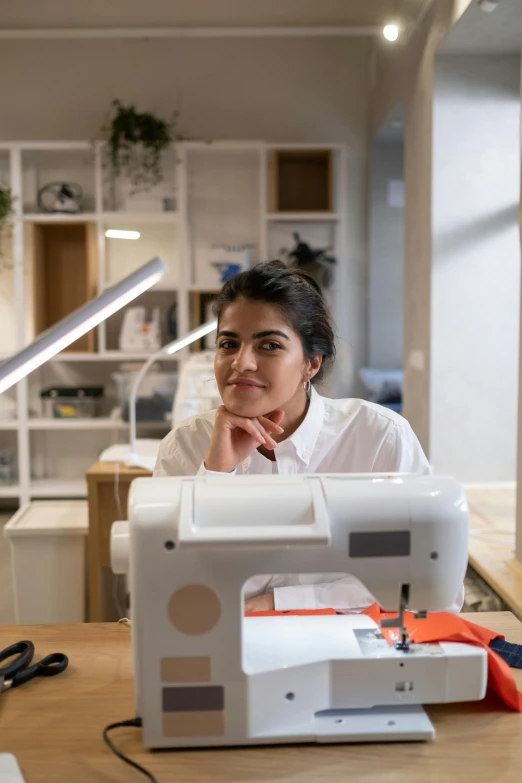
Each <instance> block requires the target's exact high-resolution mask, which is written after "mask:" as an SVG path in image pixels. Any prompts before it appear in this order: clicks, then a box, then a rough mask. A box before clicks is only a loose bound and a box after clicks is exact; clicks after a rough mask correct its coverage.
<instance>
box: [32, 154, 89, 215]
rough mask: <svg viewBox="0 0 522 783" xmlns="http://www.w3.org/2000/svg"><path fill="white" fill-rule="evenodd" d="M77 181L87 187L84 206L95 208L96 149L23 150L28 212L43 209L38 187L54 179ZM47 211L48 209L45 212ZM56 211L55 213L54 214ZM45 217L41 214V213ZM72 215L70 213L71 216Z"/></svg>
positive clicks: (65, 181) (68, 181)
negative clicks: (40, 203)
mask: <svg viewBox="0 0 522 783" xmlns="http://www.w3.org/2000/svg"><path fill="white" fill-rule="evenodd" d="M51 182H58V183H74V184H77V185H79V186H80V187H81V189H82V191H83V195H82V200H81V208H82V210H84V211H85V212H93V211H94V154H93V150H92V149H88V148H87V149H77V150H74V149H66V148H64V149H47V150H45V149H40V150H37V149H31V150H23V151H22V192H23V194H24V202H23V211H24V213H40V212H41V210H40V207H39V206H38V191H39V190H40V188H42V187H43V186H45V185H47V184H49V183H51ZM44 214H47V213H44ZM54 216H55V215H53V217H54ZM39 217H41V215H39ZM67 217H68V216H67Z"/></svg>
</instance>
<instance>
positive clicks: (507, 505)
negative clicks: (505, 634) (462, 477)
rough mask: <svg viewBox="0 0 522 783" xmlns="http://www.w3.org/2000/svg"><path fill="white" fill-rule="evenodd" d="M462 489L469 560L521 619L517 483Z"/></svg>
mask: <svg viewBox="0 0 522 783" xmlns="http://www.w3.org/2000/svg"><path fill="white" fill-rule="evenodd" d="M464 489H465V491H466V495H467V498H468V504H469V522H470V536H469V563H470V565H471V566H472V567H473V568H474V569H475V571H477V573H479V574H480V576H481V577H482V578H483V579H484V580H485V581H486V582H487V583H488V584H489V585H490V586H491V587H492V588H493V590H494V591H495V592H496V593H497V595H499V596H500V597H501V598H502V599H503V600H504V601H505V602H506V604H507V605H508V606H509V608H510V609H511V610H512V611H513V612H514V613H515V614H516V615H517V616H518V617H519V618H520V619H522V563H519V562H518V561H517V560H515V516H516V485H515V483H514V482H513V484H512V485H495V484H483V485H474V486H473V487H466V486H465V487H464Z"/></svg>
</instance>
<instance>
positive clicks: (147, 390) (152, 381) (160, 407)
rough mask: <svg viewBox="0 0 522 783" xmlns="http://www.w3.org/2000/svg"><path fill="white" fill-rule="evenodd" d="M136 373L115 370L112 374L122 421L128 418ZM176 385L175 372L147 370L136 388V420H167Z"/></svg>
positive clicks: (176, 377)
mask: <svg viewBox="0 0 522 783" xmlns="http://www.w3.org/2000/svg"><path fill="white" fill-rule="evenodd" d="M137 375H138V373H137V372H115V373H113V374H112V377H113V379H114V381H115V383H116V389H117V394H118V402H119V406H120V408H121V411H122V419H123V420H124V421H128V420H129V398H130V394H131V390H132V385H133V383H134V381H135V380H136V377H137ZM177 385H178V373H177V372H148V373H147V374H146V375H145V377H144V378H143V380H142V382H141V384H140V388H139V390H138V397H137V400H136V421H165V420H167V419H168V417H169V416H170V413H171V411H172V405H173V402H174V397H175V395H176V389H177Z"/></svg>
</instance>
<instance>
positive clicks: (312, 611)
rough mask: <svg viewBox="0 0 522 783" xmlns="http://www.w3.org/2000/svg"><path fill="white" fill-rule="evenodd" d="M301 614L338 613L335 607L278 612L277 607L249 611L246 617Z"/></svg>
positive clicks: (302, 615)
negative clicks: (261, 610)
mask: <svg viewBox="0 0 522 783" xmlns="http://www.w3.org/2000/svg"><path fill="white" fill-rule="evenodd" d="M283 614H285V615H288V614H292V615H299V616H300V617H306V616H307V615H314V614H337V612H336V611H335V609H293V610H292V611H291V612H278V611H276V610H275V609H272V610H268V611H266V612H247V614H246V615H245V617H251V616H252V615H255V616H256V617H279V616H281V615H283Z"/></svg>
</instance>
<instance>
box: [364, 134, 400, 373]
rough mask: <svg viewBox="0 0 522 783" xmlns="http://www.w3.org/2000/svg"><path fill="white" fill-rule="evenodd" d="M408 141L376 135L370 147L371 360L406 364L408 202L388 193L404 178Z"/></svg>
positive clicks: (396, 365) (383, 366) (383, 367)
mask: <svg viewBox="0 0 522 783" xmlns="http://www.w3.org/2000/svg"><path fill="white" fill-rule="evenodd" d="M403 156H404V150H403V143H402V142H401V141H382V140H380V139H376V140H374V142H373V143H372V145H371V150H370V206H369V209H370V215H369V225H370V232H369V237H370V247H369V270H368V273H369V286H368V344H369V355H368V364H369V366H370V367H375V368H377V369H380V370H387V369H402V356H403V320H404V315H403V285H404V207H403V206H397V205H396V206H394V205H392V204H391V203H390V200H389V198H388V186H389V183H390V181H392V182H393V181H396V182H401V181H403V179H404V163H403Z"/></svg>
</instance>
